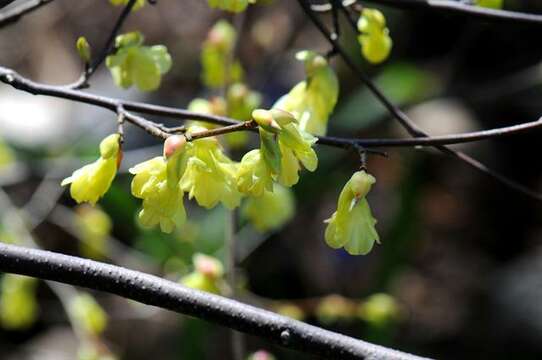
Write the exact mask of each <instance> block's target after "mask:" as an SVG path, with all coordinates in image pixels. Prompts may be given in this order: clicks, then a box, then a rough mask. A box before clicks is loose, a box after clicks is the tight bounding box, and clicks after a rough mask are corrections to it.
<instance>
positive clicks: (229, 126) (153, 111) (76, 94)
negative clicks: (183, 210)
mask: <svg viewBox="0 0 542 360" xmlns="http://www.w3.org/2000/svg"><path fill="white" fill-rule="evenodd" d="M0 81H1V82H4V83H6V84H9V85H11V86H13V87H14V88H16V89H19V90H23V91H26V92H29V93H31V94H35V95H46V96H52V97H56V98H61V99H68V100H73V101H76V102H80V103H85V104H89V105H94V106H98V107H101V108H104V109H108V110H111V111H113V112H115V113H117V111H118V108H119V106H120V107H122V109H124V111H125V113H126V114H128V115H127V119H126V121H129V122H131V123H132V124H134V125H136V126H139V127H141V128H143V129H144V130H146V131H148V132H149V133H150V134H152V135H153V136H156V137H158V138H160V139H166V138H167V137H168V136H170V135H171V133H174V132H175V131H178V130H179V128H166V127H164V126H162V125H159V124H156V123H154V122H152V121H149V120H146V119H144V118H142V117H140V116H137V115H134V114H132V113H130V112H129V111H136V112H141V113H145V114H149V115H160V116H164V117H170V118H176V119H183V120H188V119H189V120H199V121H205V122H209V123H213V124H218V125H225V128H218V129H214V130H209V131H208V132H205V133H202V135H201V136H197V137H194V136H192V138H194V139H195V138H202V137H207V136H216V135H221V134H224V133H229V132H232V130H233V131H240V130H256V128H255V127H253V124H252V123H250V122H239V121H238V120H234V119H231V118H228V117H225V116H218V115H209V114H203V113H197V112H193V111H189V110H185V109H179V108H173V107H167V106H159V105H153V104H147V103H141V102H133V101H126V100H120V99H115V98H110V97H105V96H100V95H95V94H90V93H87V92H83V91H79V90H73V89H70V88H68V87H65V86H51V85H45V84H40V83H36V82H33V81H31V80H29V79H27V78H24V77H22V76H21V75H19V74H18V73H16V72H15V71H13V70H11V69H7V68H4V67H1V66H0ZM368 81H370V80H368ZM370 83H371V84H372V82H370ZM372 86H373V87H375V85H374V84H372ZM375 88H376V87H375ZM378 91H379V93H380V94H381V96H384V95H383V94H382V93H381V92H380V90H378ZM384 98H385V96H384ZM385 99H386V102H387V103H388V104H390V103H389V100H387V98H385ZM390 106H392V107H393V109H394V110H393V112H392V110H390V112H392V114H394V115H396V116H397V114H402V115H401V119H402V120H403V122H404V121H405V119H406V121H407V122H408V124H407V123H404V125H403V126H405V127H406V126H409V127H410V126H412V127H413V128H414V129H415V133H414V134H415V136H417V138H414V139H354V138H342V137H332V136H320V137H318V143H319V144H322V145H328V146H334V147H341V148H350V147H352V146H353V145H354V144H357V145H360V146H363V147H366V148H371V147H372V148H374V147H413V146H441V145H452V144H460V143H466V142H474V141H480V140H485V139H493V138H498V137H503V136H510V135H517V134H520V133H524V132H528V131H532V130H534V129H537V128H540V127H542V122H541V121H540V120H537V121H532V122H528V123H524V124H520V125H513V126H507V127H503V128H498V129H491V130H483V131H477V132H471V133H465V134H452V135H443V136H434V137H430V136H427V135H426V134H425V133H423V132H422V131H421V130H420V129H418V128H417V126H416V125H415V124H412V123H411V120H410V119H409V118H408V117H407V116H406V114H404V113H403V112H402V111H401V110H399V109H398V108H397V107H395V105H393V104H390ZM173 130H175V131H173ZM204 134H205V135H204ZM465 156H466V155H465ZM482 171H483V170H482Z"/></svg>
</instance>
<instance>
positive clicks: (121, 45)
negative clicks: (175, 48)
mask: <svg viewBox="0 0 542 360" xmlns="http://www.w3.org/2000/svg"><path fill="white" fill-rule="evenodd" d="M143 41H144V38H143V35H141V33H140V32H137V31H135V32H131V33H127V34H123V35H119V36H117V38H116V40H115V47H116V49H117V52H116V53H115V54H114V55H109V56H108V57H107V59H106V65H107V67H108V68H109V70H110V72H111V76H113V81H114V82H115V84H116V85H117V86H120V87H122V88H125V89H126V88H129V87H131V86H132V85H134V84H135V86H136V87H137V88H138V89H139V90H141V91H152V90H156V89H157V88H158V87H159V86H160V82H161V80H162V75H163V74H165V73H167V72H168V71H169V69H170V68H171V63H172V62H171V56H170V55H169V53H168V51H167V48H166V47H165V46H163V45H154V46H143Z"/></svg>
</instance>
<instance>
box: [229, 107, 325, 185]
mask: <svg viewBox="0 0 542 360" xmlns="http://www.w3.org/2000/svg"><path fill="white" fill-rule="evenodd" d="M252 117H253V119H254V121H256V122H257V123H258V124H259V125H260V144H261V145H260V149H259V154H257V153H256V152H251V153H249V154H247V155H245V157H244V158H243V160H242V161H241V168H240V172H239V174H238V187H239V190H240V191H241V192H243V193H246V194H249V195H253V196H261V195H262V194H263V189H265V190H267V191H271V185H272V182H271V180H274V181H278V182H279V183H280V184H282V185H284V186H287V187H291V186H293V185H295V184H296V183H297V182H298V181H299V171H300V170H301V165H303V167H305V168H306V169H307V170H309V171H314V170H316V167H317V166H318V157H317V155H316V152H315V151H314V149H313V148H312V147H313V145H314V143H315V142H316V140H317V139H316V138H315V137H314V136H312V135H311V134H309V133H307V132H306V131H303V130H301V129H300V128H299V125H298V122H297V120H296V118H295V117H294V116H293V115H292V114H290V113H289V112H287V111H283V110H280V109H271V110H262V109H258V110H255V111H253V112H252ZM250 168H251V169H250ZM250 174H252V176H249V175H250Z"/></svg>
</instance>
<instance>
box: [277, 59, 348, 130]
mask: <svg viewBox="0 0 542 360" xmlns="http://www.w3.org/2000/svg"><path fill="white" fill-rule="evenodd" d="M296 57H297V59H298V60H300V61H303V62H304V64H305V73H306V76H307V79H306V80H304V81H302V82H300V83H299V84H297V85H296V86H294V87H293V88H292V90H290V92H289V93H288V94H286V95H284V96H283V97H282V98H280V99H279V100H278V101H277V103H276V104H275V105H274V106H273V107H274V108H277V109H282V110H285V111H288V112H290V113H292V114H293V116H294V117H295V118H296V119H297V120H298V122H299V127H300V128H301V129H302V130H304V131H307V132H309V133H311V134H313V135H325V134H326V132H327V123H328V120H329V115H330V114H331V113H332V112H333V109H334V108H335V105H336V104H337V99H338V97H339V81H338V79H337V75H335V72H334V71H333V69H332V68H331V66H329V63H328V62H327V60H326V59H325V58H324V57H323V56H321V55H318V54H317V53H316V52H314V51H301V52H298V53H297V55H296Z"/></svg>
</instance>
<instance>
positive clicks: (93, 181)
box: [61, 134, 121, 205]
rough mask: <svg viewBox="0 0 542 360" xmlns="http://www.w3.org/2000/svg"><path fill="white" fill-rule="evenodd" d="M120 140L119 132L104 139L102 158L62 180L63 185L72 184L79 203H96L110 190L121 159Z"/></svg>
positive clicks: (72, 192)
mask: <svg viewBox="0 0 542 360" xmlns="http://www.w3.org/2000/svg"><path fill="white" fill-rule="evenodd" d="M119 141H120V135H118V134H113V135H109V136H108V137H106V138H105V139H103V140H102V142H101V143H100V158H99V159H98V160H96V161H95V162H93V163H92V164H89V165H86V166H83V167H82V168H81V169H78V170H76V171H75V172H74V173H73V174H72V176H70V177H68V178H66V179H64V180H62V183H61V185H62V186H64V185H68V184H70V194H71V196H72V198H73V199H74V200H75V201H77V203H82V202H89V203H91V204H92V205H95V204H96V202H97V201H98V199H100V198H101V197H102V196H104V195H105V193H106V192H107V190H109V187H110V186H111V183H112V182H113V179H114V178H115V175H116V174H117V167H118V165H119V162H120V159H121V152H120V143H119Z"/></svg>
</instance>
